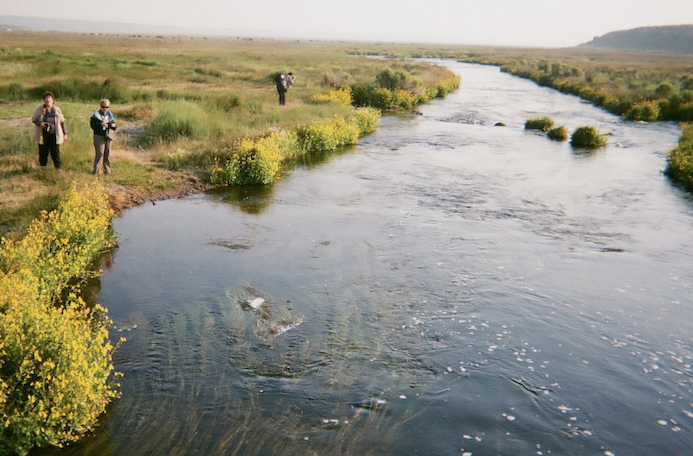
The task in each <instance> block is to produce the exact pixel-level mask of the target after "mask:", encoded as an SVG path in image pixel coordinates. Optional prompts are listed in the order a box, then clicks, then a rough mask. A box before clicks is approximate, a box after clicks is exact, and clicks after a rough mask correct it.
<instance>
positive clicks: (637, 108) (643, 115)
mask: <svg viewBox="0 0 693 456" xmlns="http://www.w3.org/2000/svg"><path fill="white" fill-rule="evenodd" d="M660 111H661V110H660V106H659V103H658V102H657V101H655V100H645V101H641V102H639V103H636V104H634V105H633V106H631V107H630V109H628V111H626V115H625V117H626V119H627V120H644V121H646V122H654V121H656V120H657V119H659V114H660Z"/></svg>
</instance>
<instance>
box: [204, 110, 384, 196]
mask: <svg viewBox="0 0 693 456" xmlns="http://www.w3.org/2000/svg"><path fill="white" fill-rule="evenodd" d="M379 118H380V111H378V110H376V109H373V108H358V109H355V110H354V112H353V113H351V114H350V115H349V116H347V117H334V118H330V119H322V120H318V121H315V122H312V123H310V124H309V125H306V126H302V127H298V128H297V129H295V130H285V131H278V132H272V133H270V134H268V135H264V136H261V137H259V138H244V139H242V140H241V141H240V143H239V144H238V145H237V146H236V147H234V148H232V150H230V151H228V152H227V153H226V155H228V158H226V159H225V160H224V162H223V163H222V164H218V165H217V166H216V167H215V168H214V169H213V170H212V173H211V176H210V180H211V181H212V183H214V184H226V185H255V184H268V183H271V182H274V181H275V180H276V179H277V176H278V174H279V169H280V166H281V163H282V162H283V161H284V160H286V159H288V158H292V157H295V156H297V155H300V154H304V153H307V152H311V151H332V150H336V149H337V148H339V147H343V146H348V145H351V144H355V143H356V141H358V139H359V138H361V137H363V136H365V135H367V134H370V133H372V132H374V131H375V129H376V128H377V126H378V120H379Z"/></svg>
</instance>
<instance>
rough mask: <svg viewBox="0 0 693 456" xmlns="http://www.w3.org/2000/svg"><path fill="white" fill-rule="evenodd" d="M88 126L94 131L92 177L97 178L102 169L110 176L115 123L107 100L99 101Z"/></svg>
mask: <svg viewBox="0 0 693 456" xmlns="http://www.w3.org/2000/svg"><path fill="white" fill-rule="evenodd" d="M89 124H90V126H91V129H92V130H93V131H94V175H95V176H98V175H99V173H100V172H101V168H102V167H103V172H104V174H111V161H110V155H111V143H112V142H113V137H114V132H115V129H116V123H115V118H114V117H113V113H111V102H110V101H108V99H106V98H104V99H103V100H101V109H99V110H98V111H95V112H94V114H92V116H91V119H90V120H89Z"/></svg>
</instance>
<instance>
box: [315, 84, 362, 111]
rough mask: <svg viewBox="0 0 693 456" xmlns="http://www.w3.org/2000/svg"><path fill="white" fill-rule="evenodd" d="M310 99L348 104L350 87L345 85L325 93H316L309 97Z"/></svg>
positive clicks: (350, 99)
mask: <svg viewBox="0 0 693 456" xmlns="http://www.w3.org/2000/svg"><path fill="white" fill-rule="evenodd" d="M310 101H311V103H337V104H343V105H346V106H349V105H351V103H352V98H351V87H349V86H346V87H342V88H341V89H336V90H330V91H329V92H326V93H316V94H314V95H312V96H311V97H310Z"/></svg>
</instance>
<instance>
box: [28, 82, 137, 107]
mask: <svg viewBox="0 0 693 456" xmlns="http://www.w3.org/2000/svg"><path fill="white" fill-rule="evenodd" d="M47 90H50V91H51V92H53V93H54V94H55V97H56V99H58V100H64V99H68V100H75V101H86V102H91V103H94V102H95V101H98V100H100V99H101V98H108V99H109V100H111V101H112V102H113V103H127V102H128V101H131V100H132V98H133V97H132V91H131V90H130V89H129V88H128V87H127V86H125V85H124V84H122V83H121V82H119V81H117V80H114V79H106V80H105V81H103V82H101V81H98V80H93V79H92V80H85V79H77V78H72V79H58V80H54V81H50V82H47V83H44V84H42V85H39V86H37V87H34V88H33V89H31V90H30V91H29V95H30V96H31V97H33V98H37V99H41V97H43V93H44V92H46V91H47Z"/></svg>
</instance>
